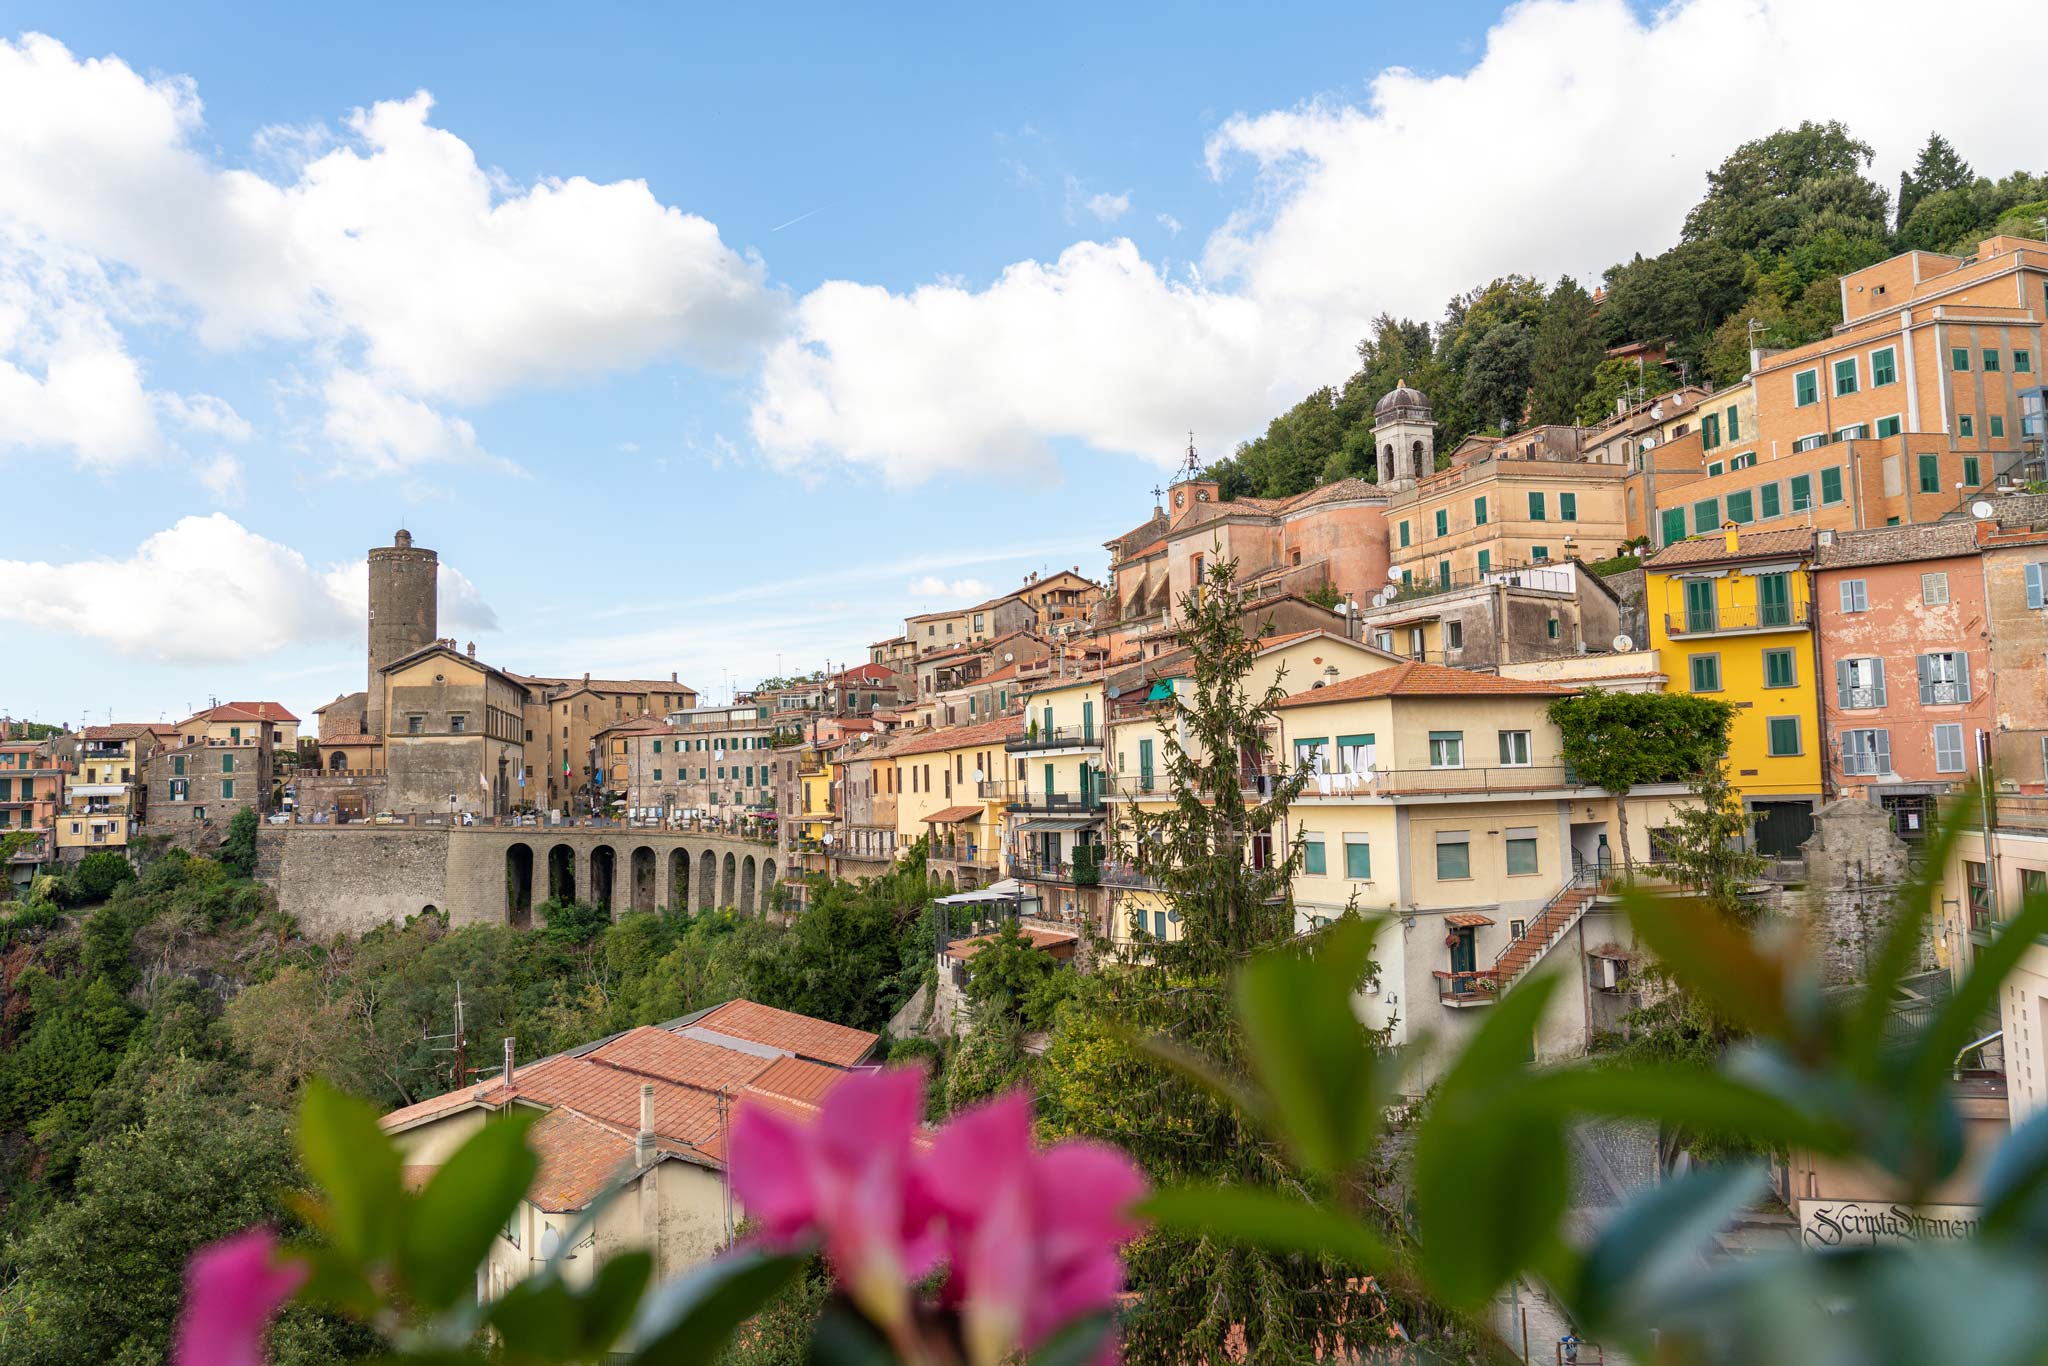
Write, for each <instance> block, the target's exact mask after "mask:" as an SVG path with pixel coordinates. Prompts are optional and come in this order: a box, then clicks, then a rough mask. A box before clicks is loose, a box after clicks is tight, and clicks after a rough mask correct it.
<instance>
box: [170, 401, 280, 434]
mask: <svg viewBox="0 0 2048 1366" xmlns="http://www.w3.org/2000/svg"><path fill="white" fill-rule="evenodd" d="M156 401H157V406H158V407H160V408H162V409H163V410H164V412H166V413H168V414H169V415H170V418H171V420H172V421H173V422H176V423H177V424H178V425H179V426H181V427H186V428H189V429H190V430H192V431H195V432H201V433H204V434H206V435H208V436H217V437H220V438H221V439H222V440H224V441H234V442H242V441H247V440H248V439H249V438H250V437H251V436H253V435H254V434H255V429H254V428H252V427H250V425H249V423H248V421H247V420H246V419H245V418H243V416H242V415H241V414H240V413H238V412H236V411H235V410H234V408H233V407H231V406H230V405H229V403H228V401H227V400H226V399H221V398H215V397H214V396H213V395H211V394H189V395H187V394H158V395H156Z"/></svg>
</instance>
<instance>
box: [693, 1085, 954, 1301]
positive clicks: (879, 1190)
mask: <svg viewBox="0 0 2048 1366" xmlns="http://www.w3.org/2000/svg"><path fill="white" fill-rule="evenodd" d="M923 1106H924V1074H923V1072H921V1071H919V1070H917V1069H915V1068H899V1069H894V1070H889V1071H880V1072H856V1073H854V1074H852V1075H850V1076H847V1077H845V1078H843V1079H841V1080H840V1081H839V1082H838V1083H837V1084H836V1085H834V1086H833V1087H832V1089H831V1090H830V1091H828V1092H826V1094H825V1100H824V1104H823V1106H822V1108H821V1110H820V1112H819V1114H818V1116H817V1117H816V1119H815V1120H813V1121H812V1122H809V1123H801V1124H800V1123H797V1122H795V1121H792V1120H790V1119H787V1118H785V1117H784V1116H782V1115H780V1114H778V1113H776V1112H775V1111H773V1110H770V1109H767V1108H765V1107H763V1106H761V1105H758V1104H754V1105H748V1104H742V1105H741V1106H740V1109H739V1113H738V1115H737V1117H736V1118H735V1119H734V1120H733V1126H732V1144H731V1155H730V1164H731V1179H732V1187H733V1193H734V1194H736V1195H737V1196H738V1197H739V1199H740V1203H741V1204H742V1205H743V1206H744V1207H745V1209H746V1212H747V1214H748V1215H749V1216H750V1217H752V1218H753V1219H755V1220H757V1221H759V1222H760V1224H761V1225H762V1227H763V1230H764V1232H765V1234H766V1236H767V1238H768V1239H769V1240H771V1241H774V1242H778V1243H783V1244H788V1243H791V1242H794V1241H796V1240H798V1239H801V1238H803V1237H806V1236H812V1235H816V1236H820V1237H822V1238H823V1240H824V1247H825V1255H826V1257H827V1258H829V1259H830V1260H831V1262H832V1267H833V1271H834V1273H835V1274H836V1275H837V1276H838V1278H839V1281H840V1284H841V1285H843V1286H844V1287H845V1288H846V1292H847V1294H848V1295H849V1296H850V1297H851V1298H852V1299H853V1301H854V1303H855V1304H857V1305H859V1306H860V1308H861V1310H862V1311H863V1312H864V1313H866V1314H867V1315H868V1316H869V1317H870V1318H871V1319H873V1320H874V1321H875V1323H876V1324H877V1325H879V1326H881V1327H882V1328H883V1329H885V1330H887V1331H889V1332H890V1333H892V1335H893V1334H895V1333H897V1332H900V1331H901V1330H902V1329H903V1327H904V1326H905V1325H906V1324H907V1323H908V1321H909V1318H910V1286H911V1285H912V1283H913V1282H915V1281H917V1280H919V1279H921V1278H923V1277H924V1276H926V1275H928V1274H929V1273H930V1272H931V1270H932V1268H933V1267H934V1266H936V1265H937V1262H938V1255H939V1251H940V1248H941V1242H940V1238H939V1232H938V1228H937V1226H936V1221H935V1217H934V1216H935V1214H936V1211H935V1210H934V1209H933V1208H932V1205H931V1202H930V1200H929V1198H928V1197H927V1196H926V1194H925V1192H924V1187H923V1182H922V1180H921V1179H920V1177H919V1174H918V1171H917V1136H918V1127H919V1123H920V1119H921V1116H922V1112H923Z"/></svg>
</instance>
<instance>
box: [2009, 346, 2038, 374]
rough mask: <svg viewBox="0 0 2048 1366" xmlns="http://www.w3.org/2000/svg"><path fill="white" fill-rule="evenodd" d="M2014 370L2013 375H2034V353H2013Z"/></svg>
mask: <svg viewBox="0 0 2048 1366" xmlns="http://www.w3.org/2000/svg"><path fill="white" fill-rule="evenodd" d="M2012 370H2013V373H2014V374H2016V375H2031V374H2033V373H2034V353H2033V352H2031V351H2015V352H2013V353H2012Z"/></svg>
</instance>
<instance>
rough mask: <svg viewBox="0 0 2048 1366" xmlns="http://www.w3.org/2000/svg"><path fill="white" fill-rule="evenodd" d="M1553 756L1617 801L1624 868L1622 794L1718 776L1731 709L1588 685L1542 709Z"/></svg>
mask: <svg viewBox="0 0 2048 1366" xmlns="http://www.w3.org/2000/svg"><path fill="white" fill-rule="evenodd" d="M1547 714H1548V715H1549V717H1550V721H1551V724H1553V725H1555V726H1556V727H1557V728H1558V732H1559V746H1558V748H1559V753H1560V755H1561V756H1562V757H1563V759H1564V762H1565V766H1566V767H1568V768H1570V769H1571V770H1572V771H1573V772H1575V773H1577V775H1578V776H1579V778H1580V780H1581V781H1583V782H1588V783H1591V784H1593V785H1594V786H1595V787H1598V788H1601V789H1603V790H1604V791H1607V792H1611V793H1613V794H1614V797H1615V803H1614V807H1615V812H1616V820H1617V823H1618V824H1619V825H1620V827H1621V852H1622V859H1623V861H1624V863H1628V862H1632V861H1633V859H1634V855H1633V853H1632V852H1631V849H1630V844H1629V834H1628V793H1629V792H1630V790H1631V789H1633V788H1636V787H1640V786H1643V785H1645V784H1648V783H1685V782H1692V781H1694V780H1695V779H1697V778H1699V777H1700V775H1702V774H1706V773H1709V772H1718V771H1719V769H1720V766H1721V761H1722V756H1723V755H1725V754H1726V753H1727V752H1728V727H1729V726H1730V725H1731V724H1732V723H1733V721H1734V718H1735V709H1734V708H1733V707H1731V706H1729V705H1728V704H1727V703H1726V702H1721V701H1718V700H1716V699H1714V698H1711V697H1700V696H1698V695H1696V694H1693V693H1624V692H1608V691H1607V690H1605V689H1604V688H1598V687H1587V688H1584V689H1581V690H1580V691H1579V692H1578V693H1577V694H1575V695H1573V696H1571V697H1560V698H1559V699H1557V701H1555V702H1552V703H1551V704H1550V706H1549V708H1548V709H1547Z"/></svg>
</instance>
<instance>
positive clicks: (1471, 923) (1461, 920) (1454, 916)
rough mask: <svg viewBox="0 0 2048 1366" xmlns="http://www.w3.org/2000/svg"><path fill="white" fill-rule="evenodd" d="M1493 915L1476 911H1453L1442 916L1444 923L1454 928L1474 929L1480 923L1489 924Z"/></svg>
mask: <svg viewBox="0 0 2048 1366" xmlns="http://www.w3.org/2000/svg"><path fill="white" fill-rule="evenodd" d="M1492 923H1493V917H1492V916H1489V915H1481V914H1480V913H1479V912H1477V911H1453V912H1451V913H1450V914H1449V915H1447V916H1445V917H1444V924H1446V925H1449V926H1450V927H1451V928H1452V929H1454V930H1475V929H1478V928H1479V927H1480V926H1481V925H1491V924H1492Z"/></svg>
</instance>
